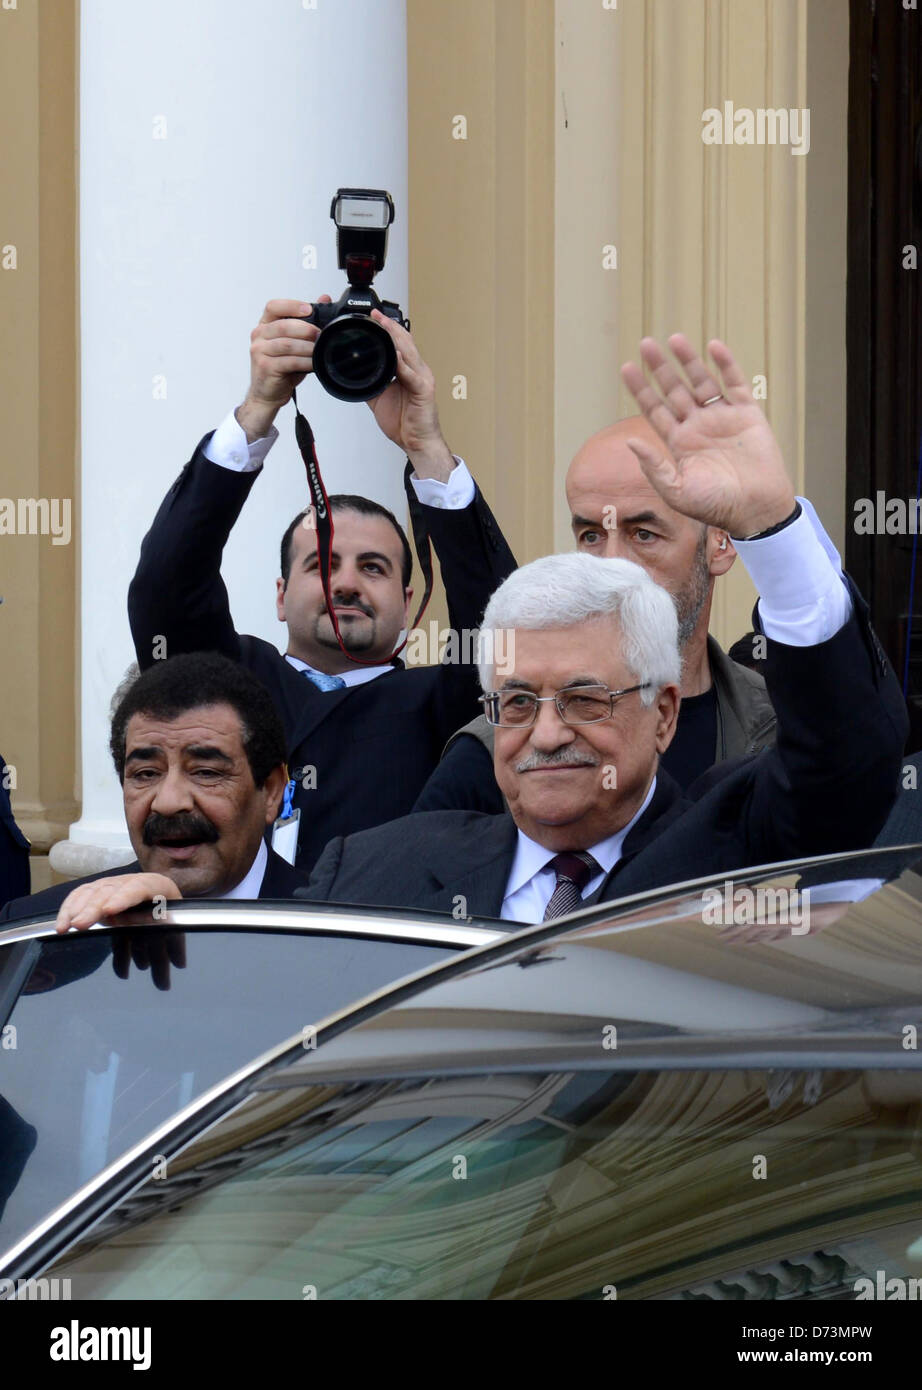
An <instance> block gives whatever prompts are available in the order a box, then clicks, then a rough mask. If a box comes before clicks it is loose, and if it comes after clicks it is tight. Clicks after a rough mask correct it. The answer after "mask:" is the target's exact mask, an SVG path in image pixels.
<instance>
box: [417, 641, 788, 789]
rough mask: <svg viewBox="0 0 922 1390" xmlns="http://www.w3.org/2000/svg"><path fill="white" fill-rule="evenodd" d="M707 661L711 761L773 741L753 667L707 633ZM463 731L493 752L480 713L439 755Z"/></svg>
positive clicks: (771, 720) (768, 709)
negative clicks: (713, 717) (712, 697)
mask: <svg viewBox="0 0 922 1390" xmlns="http://www.w3.org/2000/svg"><path fill="white" fill-rule="evenodd" d="M708 661H709V663H710V667H711V675H712V677H713V680H714V689H715V690H716V692H717V745H716V747H715V749H714V762H715V763H722V762H725V761H726V760H727V758H741V757H744V756H745V755H746V754H747V753H760V752H761V751H762V749H763V748H770V747H771V745H772V744H773V743H774V741H775V711H774V710H773V709H772V706H771V701H770V700H769V698H768V691H767V690H766V688H765V681H764V680H763V679H762V677H761V676H760V675H759V674H758V673H757V672H756V671H750V670H749V668H748V667H747V666H740V665H739V663H738V662H736V661H731V660H730V658H729V657H728V656H727V654H726V652H725V651H724V650H723V649H722V647H721V646H720V644H719V643H718V642H716V641H715V640H714V638H713V637H708ZM464 734H471V735H472V736H473V737H474V738H477V739H479V740H480V742H481V743H482V744H483V745H484V747H485V748H486V749H488V750H489V753H490V756H491V757H492V756H493V725H492V724H488V723H487V721H486V719H485V718H484V716H483V715H480V716H479V717H478V718H477V719H472V720H471V722H470V724H465V725H464V727H463V728H461V729H458V730H457V732H456V733H453V734H452V736H451V738H450V739H449V740H448V742H447V743H446V745H445V747H444V749H443V750H442V757H443V758H444V756H445V754H446V753H447V752H448V750H449V748H450V747H451V746H452V744H453V743H454V742H455V741H456V740H457V739H459V738H461V737H462V736H463V735H464Z"/></svg>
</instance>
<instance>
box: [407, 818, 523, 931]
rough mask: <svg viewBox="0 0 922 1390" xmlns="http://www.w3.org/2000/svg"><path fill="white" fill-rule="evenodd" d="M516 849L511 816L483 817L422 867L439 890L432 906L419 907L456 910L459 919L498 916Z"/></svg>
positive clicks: (424, 904)
mask: <svg viewBox="0 0 922 1390" xmlns="http://www.w3.org/2000/svg"><path fill="white" fill-rule="evenodd" d="M515 846H516V828H515V821H514V820H513V819H512V817H511V816H509V815H502V816H484V817H483V819H482V821H478V822H477V823H476V824H475V825H473V826H472V827H470V829H469V830H465V832H464V838H463V840H461V842H460V843H459V842H458V840H457V839H456V838H453V839H452V840H451V841H450V842H448V841H447V840H446V842H445V844H444V846H442V847H440V848H439V850H438V851H437V852H436V854H435V855H433V856H432V862H430V863H429V864H427V865H426V866H425V867H426V868H428V870H429V872H430V874H431V875H432V877H433V878H434V879H436V881H437V883H438V884H439V887H438V888H437V889H436V890H434V891H433V894H432V901H431V903H423V902H420V903H419V904H418V906H420V907H425V908H430V907H431V908H433V909H434V910H435V911H438V912H452V911H455V910H457V911H458V912H459V913H460V916H462V917H498V916H499V915H500V911H501V909H502V905H503V897H504V895H505V891H506V880H507V879H508V877H509V870H510V869H511V868H512V860H513V856H514V854H515ZM462 900H463V901H462Z"/></svg>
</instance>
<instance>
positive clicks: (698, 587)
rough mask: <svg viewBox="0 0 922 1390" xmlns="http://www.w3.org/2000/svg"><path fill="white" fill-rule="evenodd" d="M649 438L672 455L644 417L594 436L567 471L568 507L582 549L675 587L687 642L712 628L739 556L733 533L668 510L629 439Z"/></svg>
mask: <svg viewBox="0 0 922 1390" xmlns="http://www.w3.org/2000/svg"><path fill="white" fill-rule="evenodd" d="M632 438H634V439H645V440H649V441H650V443H651V444H653V445H654V446H655V447H656V448H657V449H658V450H659V451H660V452H661V453H663V454H668V452H669V451H668V450H667V448H666V446H665V445H664V444H663V442H662V440H661V439H660V437H659V435H658V434H657V433H656V431H655V430H654V428H653V426H652V425H651V424H649V422H648V421H647V420H646V419H645V418H644V416H642V415H633V416H629V417H628V418H627V419H626V420H619V421H618V422H617V423H616V424H614V425H609V426H608V427H607V428H606V429H604V430H600V431H599V432H598V434H594V435H593V436H592V437H591V439H587V440H586V443H585V444H584V445H583V446H582V448H581V449H580V450H579V452H578V453H577V454H576V457H575V458H574V459H573V462H572V463H571V464H570V467H569V469H568V471H567V482H566V489H567V502H568V503H569V506H570V516H571V524H572V527H573V534H574V537H575V539H576V544H577V546H578V548H579V549H580V550H585V551H587V552H588V553H589V554H592V555H602V556H620V557H621V558H622V559H627V560H634V561H636V562H637V564H639V565H643V567H644V569H645V570H646V571H647V573H648V574H651V575H652V576H653V578H654V579H655V580H656V581H657V583H658V584H662V586H663V587H664V588H665V589H668V590H669V592H670V593H671V594H672V596H673V598H674V599H675V601H676V606H677V608H678V610H679V638H680V641H681V642H682V643H685V642H687V641H688V640H689V638H690V637H691V635H692V633H693V632H695V631H696V630H699V631H700V632H706V631H707V623H708V618H709V616H710V607H711V603H710V600H711V594H712V590H713V582H714V579H715V578H716V577H717V575H719V574H723V573H724V572H725V571H726V570H727V569H729V568H730V565H731V564H732V563H733V560H734V559H735V556H736V552H735V551H734V549H733V545H732V542H730V541H729V540H727V541H726V544H725V545H723V547H722V548H721V542H722V541H724V540H725V533H724V532H722V531H715V530H714V529H713V528H709V527H706V526H702V525H701V524H700V523H699V522H697V521H692V520H691V519H690V518H689V517H686V516H683V515H682V514H681V512H677V511H675V510H674V509H673V508H672V507H670V506H668V504H667V503H666V502H664V501H663V499H662V498H661V497H660V495H659V493H658V492H657V491H656V488H655V487H654V486H653V485H652V483H650V482H648V481H647V477H646V474H645V473H644V471H643V469H642V468H641V466H640V464H639V463H638V461H637V459H636V457H635V455H634V454H633V453H632V452H631V450H630V449H629V447H628V443H627V441H628V440H629V439H632Z"/></svg>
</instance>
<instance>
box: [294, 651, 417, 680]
mask: <svg viewBox="0 0 922 1390" xmlns="http://www.w3.org/2000/svg"><path fill="white" fill-rule="evenodd" d="M285 660H286V661H287V662H288V664H289V666H293V667H294V668H295V670H296V671H312V672H314V673H315V674H316V675H321V674H323V673H322V672H318V671H317V668H316V667H315V666H309V665H308V664H307V662H306V661H302V660H301V658H300V657H299V656H290V655H289V654H288V653H287V652H286V653H285ZM393 670H394V667H393V666H356V667H355V669H354V670H349V671H340V672H339V673H338V674H339V677H340V679H341V680H342V681H343V682H344V683H345V684H346V685H364V684H365V682H366V681H373V680H377V678H378V676H383V675H384V674H385V673H386V672H387V671H393Z"/></svg>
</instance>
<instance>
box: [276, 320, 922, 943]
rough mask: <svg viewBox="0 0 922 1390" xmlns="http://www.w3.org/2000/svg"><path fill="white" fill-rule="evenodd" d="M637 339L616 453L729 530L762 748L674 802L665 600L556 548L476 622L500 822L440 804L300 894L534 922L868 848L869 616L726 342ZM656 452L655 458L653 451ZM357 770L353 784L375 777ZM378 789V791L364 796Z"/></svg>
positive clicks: (885, 743) (344, 856)
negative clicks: (768, 720) (763, 734)
mask: <svg viewBox="0 0 922 1390" xmlns="http://www.w3.org/2000/svg"><path fill="white" fill-rule="evenodd" d="M669 346H670V348H671V349H672V354H673V356H674V360H673V359H672V358H670V357H668V356H667V355H666V353H665V352H664V351H663V350H662V348H661V347H660V346H659V345H658V344H657V343H656V342H655V341H654V340H653V339H644V340H643V343H642V344H641V356H642V360H643V363H644V365H645V367H646V369H647V374H646V375H645V374H644V372H643V371H642V370H641V369H640V368H639V367H638V366H636V365H634V364H633V363H629V364H628V365H627V366H626V367H625V368H624V369H623V376H624V380H625V382H626V384H627V386H628V388H629V389H630V390H631V392H632V394H633V395H634V397H635V399H636V400H637V403H638V405H639V407H640V409H641V410H642V411H643V414H644V415H645V417H646V418H647V420H648V421H649V422H650V424H651V425H652V427H653V430H654V431H655V434H654V435H650V436H646V435H644V436H643V437H638V438H636V439H632V440H630V441H629V443H630V447H631V448H632V450H633V452H634V454H635V456H636V457H637V459H638V462H639V463H640V466H641V468H642V469H643V471H644V473H645V474H646V476H647V478H648V480H649V481H650V483H651V484H652V486H653V487H654V488H655V489H656V490H657V491H658V492H659V494H660V495H661V496H662V498H663V499H664V501H666V502H667V503H668V504H669V506H671V507H672V508H674V509H675V510H676V511H678V512H681V513H682V514H683V515H685V516H688V517H691V518H693V519H694V520H697V521H699V522H702V523H704V524H705V525H708V526H716V527H720V528H722V529H723V530H725V531H726V532H727V533H728V534H729V535H730V536H731V537H732V538H733V544H734V546H735V547H736V549H737V551H738V553H739V556H740V558H741V560H742V562H743V564H744V565H745V566H746V568H747V570H748V571H749V573H750V575H751V577H752V579H753V581H754V583H755V586H756V588H757V590H758V592H759V596H760V598H759V604H758V607H757V617H756V620H755V621H756V623H757V625H758V627H759V629H760V630H761V632H762V633H763V634H764V635H765V637H766V639H767V641H766V646H767V657H766V661H765V676H766V681H767V684H768V688H769V693H770V694H771V697H772V702H773V704H774V706H775V710H776V712H777V715H778V736H777V743H776V746H775V747H774V748H771V749H768V750H766V751H764V752H762V753H759V754H757V755H755V756H752V757H749V758H745V759H739V760H735V761H729V762H725V763H723V764H721V765H720V766H719V767H716V768H715V769H714V770H713V772H712V773H711V774H709V777H708V778H707V779H703V780H699V782H698V783H696V784H695V787H694V789H693V791H694V799H690V798H689V796H687V795H686V794H685V793H683V791H682V790H681V788H680V787H679V786H678V785H677V783H676V782H674V781H673V780H672V778H670V777H669V775H668V774H667V773H666V772H665V771H663V770H662V769H661V768H660V767H659V760H660V757H661V756H662V754H663V753H664V752H665V750H666V748H668V746H669V743H670V740H671V739H672V737H673V734H674V732H675V726H676V717H677V714H678V709H679V702H680V694H679V680H680V672H681V666H680V656H679V647H678V641H677V619H676V610H675V605H674V602H673V600H672V598H671V597H670V595H669V594H668V593H667V592H666V590H665V589H662V588H660V587H659V586H658V585H657V584H656V583H655V582H654V581H653V580H652V579H651V578H650V577H649V575H647V573H646V572H645V571H644V570H642V569H641V568H640V567H639V566H637V565H635V564H633V563H631V562H630V561H626V560H619V559H609V560H601V559H598V558H596V557H593V556H588V555H582V554H566V555H552V556H547V557H545V558H544V559H541V560H536V561H535V562H534V563H533V564H530V565H526V566H524V567H523V568H522V569H520V570H518V571H517V572H516V573H514V574H512V575H511V576H510V577H509V578H508V579H507V580H506V581H505V582H504V583H503V584H502V585H501V586H500V588H499V589H498V590H497V591H496V593H495V594H494V596H493V598H492V599H491V601H490V604H489V606H488V608H487V611H486V614H485V615H484V621H483V633H484V634H485V636H486V637H487V638H489V637H490V636H491V635H492V636H495V634H496V633H498V632H502V633H503V635H504V636H505V639H506V640H505V643H504V644H501V643H499V642H498V641H495V642H490V641H487V642H486V643H485V650H488V651H490V650H495V651H499V650H501V649H502V650H504V651H506V652H507V653H508V654H509V655H508V660H506V661H505V662H504V663H503V666H502V669H501V670H500V669H498V668H497V669H494V667H493V666H492V664H486V665H484V666H482V667H481V671H480V676H481V683H482V685H483V689H484V694H483V697H482V701H483V705H484V710H485V713H486V716H487V718H488V719H489V720H490V722H491V723H492V724H494V725H495V729H496V737H495V745H494V768H495V773H496V779H497V782H498V783H499V786H500V788H501V790H502V792H503V794H504V796H505V799H506V803H507V805H508V808H509V813H508V814H502V815H484V814H481V813H477V812H468V811H434V812H429V813H420V814H417V815H411V816H407V817H403V818H402V819H400V820H397V821H392V822H390V823H389V824H387V825H383V826H380V827H378V828H376V829H374V830H369V831H365V832H362V833H360V834H357V835H352V836H348V837H345V838H343V837H338V838H336V839H334V840H332V841H331V842H330V843H329V844H328V845H327V847H326V849H325V850H324V852H323V854H322V856H321V858H320V859H319V860H318V862H317V865H316V866H315V869H314V872H313V874H312V876H311V880H310V884H309V886H308V888H307V889H302V890H300V891H299V893H298V896H305V897H310V898H314V899H319V900H324V901H336V902H352V903H368V904H381V905H384V906H398V907H401V906H402V907H414V908H425V909H434V910H437V911H443V912H453V913H454V914H455V915H456V916H457V915H459V913H463V914H464V915H471V916H481V915H482V916H497V917H503V918H507V919H510V920H512V921H517V922H536V921H541V920H542V919H543V920H547V919H549V918H553V917H556V916H558V915H561V914H562V913H563V912H567V911H571V910H573V909H574V908H576V907H578V906H580V905H581V904H585V903H587V902H589V901H594V900H604V899H609V898H614V897H621V896H623V895H626V894H628V893H634V892H639V891H642V890H644V889H648V888H653V887H657V886H662V885H666V884H669V883H674V882H680V881H682V880H685V879H690V878H697V877H700V876H701V875H704V874H708V873H719V872H722V871H730V870H733V869H738V868H744V867H747V866H750V865H754V864H759V863H767V862H772V861H774V860H783V859H791V858H797V857H802V856H807V855H812V854H822V853H826V852H832V851H836V850H846V849H854V848H861V847H865V846H868V845H870V844H871V842H872V841H873V839H874V837H875V835H876V834H877V832H878V831H879V829H880V827H881V826H882V825H883V822H884V820H885V819H886V816H887V812H888V811H889V809H890V807H891V805H892V803H893V801H894V799H895V796H896V789H897V778H898V771H899V766H900V759H901V754H902V749H903V744H904V741H905V737H906V732H907V719H906V711H905V706H904V703H903V701H902V698H901V696H900V692H899V687H898V684H897V682H896V679H895V677H894V675H893V672H892V670H891V668H890V666H889V663H888V662H887V659H886V657H885V656H884V653H883V651H882V649H881V647H880V644H879V642H878V640H877V638H876V636H875V635H874V633H873V631H872V629H871V627H870V624H869V622H868V617H867V610H866V607H865V605H864V603H863V601H862V599H861V597H860V595H859V594H858V592H857V590H856V589H855V588H854V586H853V585H852V584H851V582H850V581H849V580H848V579H847V578H846V577H845V576H844V575H843V573H842V570H841V565H840V562H839V558H838V556H837V554H836V552H835V550H834V548H833V546H832V544H831V542H830V541H829V539H828V537H827V536H826V535H825V532H824V531H823V530H822V527H821V526H820V523H819V521H818V519H817V518H816V515H815V513H814V512H813V509H812V507H811V506H810V504H809V503H808V502H806V501H804V500H803V499H800V500H798V499H797V498H796V497H795V495H794V490H793V486H792V484H791V482H790V479H789V478H788V475H787V472H786V470H785V467H784V462H783V459H782V457H781V453H780V450H779V448H778V444H777V442H776V440H775V437H774V434H773V433H772V430H771V428H770V426H769V424H768V422H767V420H766V419H765V416H764V415H763V413H762V411H761V409H760V408H759V406H758V405H757V404H756V402H755V401H754V400H753V397H752V393H751V391H750V388H749V385H748V383H747V381H746V378H745V377H744V376H743V373H742V371H741V370H740V368H739V366H738V365H737V363H736V362H735V360H734V358H733V356H732V354H731V353H730V351H729V349H728V348H727V347H726V346H725V345H724V344H723V343H720V342H718V341H716V340H715V341H714V342H712V343H711V344H710V345H709V350H710V353H711V357H712V360H713V363H714V367H713V368H712V367H709V366H707V365H706V364H705V363H704V361H702V359H701V358H700V357H698V356H697V355H696V353H695V352H694V350H693V349H692V348H691V346H690V344H689V343H688V341H687V339H685V338H683V337H681V336H680V335H676V336H674V337H673V338H671V339H670V340H669ZM657 438H658V439H659V440H661V441H662V444H663V445H664V446H665V449H664V450H663V451H662V452H660V450H659V449H658V448H657V447H655V443H654V441H655V440H656V439H657ZM373 775H374V774H373V772H371V773H370V774H369V776H370V777H372V778H373ZM369 794H371V795H373V788H372V787H370V788H369Z"/></svg>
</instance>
